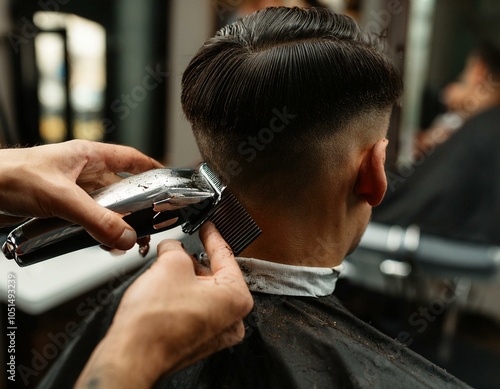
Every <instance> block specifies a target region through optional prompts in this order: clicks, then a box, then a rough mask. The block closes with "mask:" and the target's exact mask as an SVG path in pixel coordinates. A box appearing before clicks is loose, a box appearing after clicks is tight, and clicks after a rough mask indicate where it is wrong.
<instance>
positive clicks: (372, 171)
mask: <svg viewBox="0 0 500 389" xmlns="http://www.w3.org/2000/svg"><path fill="white" fill-rule="evenodd" d="M388 143H389V141H388V140H387V139H381V140H379V141H378V142H377V143H375V144H374V145H373V147H372V148H371V149H370V150H368V151H367V152H366V153H365V155H364V156H363V160H362V161H361V165H360V167H359V171H358V178H357V181H356V185H355V187H354V192H355V193H356V194H357V195H358V196H361V197H363V198H364V199H365V200H366V202H367V203H368V204H370V205H371V206H372V207H374V206H376V205H379V204H380V202H381V201H382V199H383V198H384V194H385V191H386V189H387V178H386V176H385V170H384V164H385V150H386V148H387V144H388Z"/></svg>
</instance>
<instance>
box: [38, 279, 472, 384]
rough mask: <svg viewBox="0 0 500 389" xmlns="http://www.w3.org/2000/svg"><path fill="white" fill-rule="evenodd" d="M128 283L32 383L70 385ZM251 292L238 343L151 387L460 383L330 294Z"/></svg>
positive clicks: (163, 378)
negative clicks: (250, 304) (39, 379)
mask: <svg viewBox="0 0 500 389" xmlns="http://www.w3.org/2000/svg"><path fill="white" fill-rule="evenodd" d="M128 284H129V283H126V285H123V286H122V287H120V288H119V289H118V290H117V291H115V293H114V297H113V301H112V302H111V303H110V304H108V305H107V306H106V307H105V308H104V309H101V310H99V311H97V312H95V313H94V314H93V315H92V316H91V317H89V318H88V319H87V320H86V322H85V323H83V324H84V325H83V329H82V331H81V332H80V334H79V335H78V337H77V338H76V339H74V340H73V341H72V342H71V344H70V345H69V346H68V347H66V349H65V350H64V352H63V354H62V355H61V356H60V358H59V360H58V361H56V363H55V365H54V366H53V368H52V369H51V370H50V371H49V373H48V374H47V375H46V377H45V378H44V380H43V381H42V382H41V384H40V385H39V388H58V389H62V388H71V387H73V384H74V382H75V381H76V379H77V378H78V375H79V374H80V372H81V370H82V369H83V367H84V365H85V363H86V361H87V359H88V358H89V356H90V353H91V352H92V350H93V349H94V348H95V346H96V345H97V343H98V342H99V340H100V339H101V338H102V337H103V336H104V335H105V333H106V330H107V328H108V327H109V325H110V323H111V320H112V317H113V314H114V312H115V310H116V308H117V305H118V303H119V299H120V298H121V296H122V294H123V292H124V290H125V288H126V287H127V286H128ZM253 296H254V300H255V305H254V308H253V310H252V312H251V313H250V314H249V316H248V317H247V318H246V328H247V329H246V337H245V339H244V341H243V342H242V343H240V344H239V345H237V346H234V347H232V348H230V349H227V350H224V351H221V352H219V353H216V354H214V355H212V356H211V357H208V358H206V359H204V360H203V361H200V362H198V363H196V364H194V365H193V366H191V367H189V368H187V369H185V370H183V371H181V372H178V373H176V374H174V375H171V376H164V377H162V378H161V379H160V380H159V381H158V382H157V384H156V385H155V388H162V389H167V388H168V389H170V388H172V389H173V388H176V389H179V388H197V389H204V388H213V389H215V388H217V389H222V388H228V389H229V388H230V389H238V388H252V389H265V388H272V389H279V388H283V389H285V388H286V389H293V388H304V389H305V388H307V389H310V388H316V389H323V388H324V389H333V388H370V389H372V388H392V389H394V388H442V389H445V388H468V386H467V385H465V384H464V383H462V382H461V381H459V380H458V379H456V378H455V377H453V376H451V375H450V374H448V373H446V372H445V371H444V370H442V369H441V368H439V367H437V366H436V365H434V364H432V363H431V362H429V361H427V360H425V359H424V358H422V357H421V356H419V355H417V354H416V353H414V352H412V351H411V350H409V349H408V348H407V347H406V346H404V345H403V344H402V343H399V342H398V341H396V340H394V339H391V338H388V337H387V336H385V335H383V334H382V333H380V332H379V331H378V330H376V329H374V328H373V327H371V326H369V325H368V324H366V323H364V322H363V321H361V320H359V319H358V318H357V317H355V316H353V315H352V314H350V313H349V312H348V311H347V310H346V309H345V308H344V307H343V306H342V305H341V303H340V302H339V301H338V300H337V298H336V297H335V296H334V295H330V296H326V297H320V298H313V297H291V296H277V295H266V294H260V293H254V294H253ZM133 374H140V372H133Z"/></svg>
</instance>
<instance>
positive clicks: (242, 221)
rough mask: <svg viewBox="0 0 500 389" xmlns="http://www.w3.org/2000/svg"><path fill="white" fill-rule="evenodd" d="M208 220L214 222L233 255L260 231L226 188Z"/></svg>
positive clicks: (239, 251) (251, 240)
mask: <svg viewBox="0 0 500 389" xmlns="http://www.w3.org/2000/svg"><path fill="white" fill-rule="evenodd" d="M208 220H210V221H211V222H213V223H214V224H215V226H216V227H217V229H218V230H219V232H220V234H221V235H222V237H223V238H224V240H225V241H226V242H227V243H228V244H229V246H230V247H231V249H232V250H233V253H234V255H235V256H236V255H238V254H240V253H241V252H242V251H243V250H244V249H245V248H246V247H247V246H248V245H249V244H250V243H252V242H253V241H254V240H255V238H257V237H258V236H259V235H260V233H261V232H262V231H261V229H260V228H259V227H258V226H257V224H256V223H255V222H254V220H253V219H252V218H251V217H250V215H249V214H248V213H247V211H246V210H245V208H243V206H242V205H241V204H240V202H239V201H238V200H237V199H236V197H234V195H233V194H232V193H230V192H228V191H227V190H226V191H224V193H223V195H222V199H221V201H220V202H219V204H218V205H217V207H216V209H215V211H214V213H213V214H212V215H211V216H210V217H209V218H208Z"/></svg>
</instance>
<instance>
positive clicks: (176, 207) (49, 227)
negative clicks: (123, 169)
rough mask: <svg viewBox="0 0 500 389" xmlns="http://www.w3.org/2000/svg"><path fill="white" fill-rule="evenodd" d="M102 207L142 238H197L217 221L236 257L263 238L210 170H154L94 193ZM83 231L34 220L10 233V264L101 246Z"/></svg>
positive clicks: (52, 220) (60, 223) (54, 220)
mask: <svg viewBox="0 0 500 389" xmlns="http://www.w3.org/2000/svg"><path fill="white" fill-rule="evenodd" d="M90 196H91V197H92V198H93V199H94V200H95V201H96V202H97V203H99V204H100V205H102V206H103V207H106V208H108V209H111V210H113V211H115V212H118V213H121V214H124V215H126V216H124V220H125V221H127V223H128V224H130V226H132V227H133V228H134V229H135V231H136V233H137V237H138V238H140V237H143V236H147V235H152V234H155V233H157V232H161V231H165V230H168V229H171V228H174V227H176V226H179V225H182V230H183V232H184V233H186V234H192V233H194V232H195V231H196V230H197V229H198V228H199V227H200V226H201V225H202V224H203V223H204V222H205V221H207V220H210V221H212V222H213V223H214V224H215V225H216V227H217V228H218V230H219V231H220V233H221V235H222V236H223V238H224V239H225V240H226V242H227V243H228V244H229V246H230V247H231V249H232V250H233V252H234V254H235V255H238V254H239V253H240V252H242V251H243V250H244V249H245V247H247V246H248V245H249V244H250V243H251V242H252V241H253V240H254V239H255V238H256V237H257V236H258V235H259V234H260V233H261V230H260V229H259V227H258V226H257V225H256V224H255V222H254V221H253V219H252V218H251V217H250V215H249V214H248V213H247V212H246V210H245V209H244V208H243V206H242V205H241V204H240V203H239V202H238V200H237V199H236V198H235V197H234V196H233V194H232V193H230V192H229V191H227V190H226V187H225V186H223V185H222V183H221V182H220V181H219V179H218V178H217V176H216V175H215V174H214V173H213V172H212V171H211V170H210V168H209V167H208V166H207V165H206V164H202V165H201V166H200V168H199V169H198V170H195V169H169V168H163V169H154V170H150V171H147V172H144V173H141V174H137V175H133V176H130V177H127V178H124V179H123V180H121V181H119V182H117V183H115V184H112V185H109V186H107V187H104V188H101V189H99V190H97V191H95V192H92V193H91V194H90ZM97 244H99V242H97V241H96V240H94V239H93V238H92V237H91V236H90V235H89V234H88V233H86V232H85V230H84V229H83V228H82V227H81V226H78V225H75V224H72V223H70V222H67V221H65V220H62V219H58V218H48V219H41V218H33V219H31V220H29V221H27V222H25V223H23V224H21V225H20V226H18V227H17V228H15V229H14V230H13V231H11V232H10V234H9V235H8V236H7V240H6V241H5V243H4V244H3V246H2V251H3V253H4V255H5V256H6V257H7V258H8V259H14V260H15V261H16V262H17V263H18V264H19V266H28V265H31V264H34V263H37V262H40V261H43V260H46V259H49V258H53V257H55V256H58V255H62V254H65V253H69V252H72V251H76V250H79V249H82V248H85V247H89V246H93V245H97Z"/></svg>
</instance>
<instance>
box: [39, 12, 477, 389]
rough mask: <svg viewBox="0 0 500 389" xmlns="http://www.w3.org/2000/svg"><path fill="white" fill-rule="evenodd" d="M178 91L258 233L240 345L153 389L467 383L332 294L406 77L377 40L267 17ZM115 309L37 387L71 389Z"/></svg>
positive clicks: (216, 42)
mask: <svg viewBox="0 0 500 389" xmlns="http://www.w3.org/2000/svg"><path fill="white" fill-rule="evenodd" d="M182 84H183V91H182V104H183V109H184V112H185V114H186V116H187V118H188V120H189V121H190V122H191V124H192V127H193V131H194V134H195V137H196V140H197V143H198V146H199V148H200V151H201V153H202V155H203V158H204V159H205V161H206V162H207V163H208V164H209V165H210V166H211V167H212V168H213V169H214V170H215V171H216V172H217V173H218V175H219V176H220V177H221V178H222V180H223V181H225V182H226V183H227V184H228V186H229V189H230V190H231V191H232V192H233V193H234V194H235V195H236V197H238V198H239V200H240V201H241V203H242V204H243V205H244V207H245V208H246V209H247V210H248V211H249V213H250V214H251V215H252V217H253V218H254V219H255V220H256V222H257V224H259V226H260V227H261V228H262V231H263V233H262V235H261V236H260V237H259V238H258V239H257V240H256V241H255V242H254V243H252V244H251V245H250V246H249V247H248V248H247V249H246V250H245V251H244V252H243V254H242V256H241V257H240V258H237V260H238V262H239V265H240V268H241V269H242V272H243V275H244V276H245V278H246V281H247V284H248V285H249V288H250V290H251V291H252V294H253V298H254V302H255V305H254V309H253V311H252V312H251V314H250V315H249V316H248V317H247V318H246V326H247V327H246V338H245V339H244V341H243V342H242V343H241V344H239V345H237V346H235V347H233V348H231V349H228V350H225V351H221V352H219V353H217V354H214V355H212V356H211V357H208V358H206V359H204V360H202V361H200V362H198V363H196V364H194V365H192V366H191V367H189V368H187V369H184V370H182V371H180V372H178V373H176V374H174V375H169V376H164V377H162V378H161V379H160V380H159V382H157V383H156V385H155V388H231V389H233V388H273V389H276V388H287V389H288V388H313V387H314V388H318V389H319V388H328V389H330V388H341V387H342V388H345V387H349V388H375V387H378V388H391V387H393V388H431V387H432V388H457V387H458V388H464V387H467V385H465V384H463V383H462V382H460V381H459V380H457V379H456V378H454V377H453V376H451V375H450V374H448V373H447V372H445V371H443V370H442V369H440V368H439V367H437V366H435V365H433V364H432V363H430V362H428V361H426V360H425V359H423V358H422V357H420V356H418V355H417V354H415V353H413V352H412V351H411V350H408V349H407V348H406V347H405V346H404V345H403V344H402V343H401V342H398V341H397V340H394V339H390V338H388V337H386V336H385V335H383V334H381V333H380V332H378V331H377V330H375V329H374V328H372V327H371V326H369V325H368V324H366V323H364V322H362V321H360V320H359V319H357V318H356V317H354V316H353V315H351V314H350V313H349V312H348V311H347V310H346V309H345V308H343V307H342V305H341V304H340V302H339V301H338V300H337V299H336V297H335V296H334V295H333V294H332V293H333V291H334V288H335V282H336V279H337V277H338V274H339V271H340V270H341V263H342V260H343V259H344V257H345V256H346V255H347V254H348V253H349V252H350V251H352V250H353V249H354V248H355V247H356V245H357V244H358V242H359V239H360V237H361V235H362V234H363V232H364V230H365V227H366V225H367V223H368V220H369V218H370V214H371V208H372V206H375V205H377V204H378V203H379V202H380V201H381V200H382V197H383V196H384V192H385V190H386V177H385V172H384V161H385V149H386V146H387V140H386V139H385V135H386V131H387V126H388V122H389V116H390V112H391V108H392V106H393V105H394V103H395V102H396V101H397V100H398V98H399V96H400V94H401V89H402V82H401V78H400V75H399V74H398V72H397V70H396V68H395V67H394V65H393V64H392V63H391V61H390V60H389V59H388V57H387V56H386V55H385V54H384V53H383V51H382V47H381V45H380V43H379V41H378V39H377V37H374V36H372V35H370V34H368V33H367V32H365V31H363V30H362V29H360V28H359V27H358V26H357V25H356V23H355V22H354V21H353V20H352V19H350V18H348V17H346V16H343V15H337V14H334V13H332V12H330V11H328V10H325V9H314V8H313V9H299V8H292V9H289V8H268V9H265V10H262V11H258V12H256V13H254V14H252V15H250V16H247V17H245V18H243V19H241V20H239V21H238V22H236V23H234V24H232V25H229V26H227V27H225V28H223V29H222V30H220V31H219V32H218V33H217V35H216V36H215V37H214V38H212V39H210V40H208V41H207V42H206V43H205V45H204V46H203V47H202V48H201V49H200V51H199V52H198V53H197V54H196V55H195V57H194V58H193V60H192V61H191V63H190V64H189V65H188V67H187V69H186V71H185V72H184V75H183V83H182ZM119 297H120V296H119V293H118V294H117V295H116V298H117V299H118V298H119ZM115 307H116V302H115V304H114V305H113V306H112V307H111V309H108V311H106V312H104V313H103V312H98V313H96V316H95V317H94V318H93V320H92V321H91V324H90V325H89V326H88V328H87V329H84V332H83V335H82V336H81V337H80V339H77V340H76V341H75V342H74V343H73V344H72V346H71V348H73V349H75V350H76V349H77V350H78V351H79V354H78V355H75V354H76V353H74V352H73V353H72V352H71V350H70V351H67V352H65V353H64V355H63V356H62V358H61V360H60V361H59V362H57V365H56V370H55V371H53V372H52V374H49V377H47V381H46V383H51V384H52V386H53V387H62V386H58V385H59V384H62V383H68V382H74V374H75V371H77V370H78V369H79V368H80V367H81V366H83V365H84V363H85V360H86V358H88V353H89V352H90V351H91V349H92V348H93V347H95V344H96V340H98V339H99V338H100V337H102V336H103V334H104V333H105V328H106V326H107V325H109V322H110V320H111V319H110V318H111V317H112V315H113V309H115ZM71 370H72V371H71ZM130 374H141V372H140V371H132V372H130ZM47 386H48V385H47ZM42 387H43V386H42Z"/></svg>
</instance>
